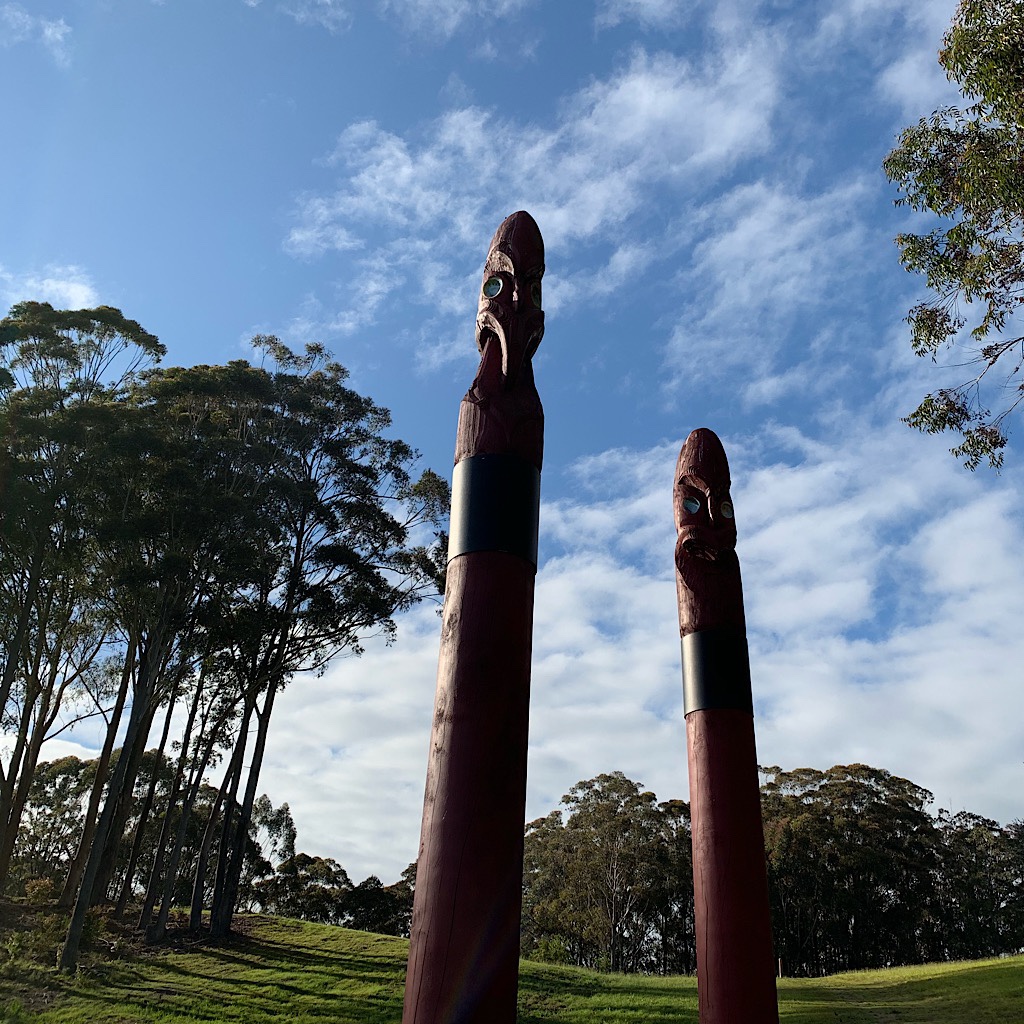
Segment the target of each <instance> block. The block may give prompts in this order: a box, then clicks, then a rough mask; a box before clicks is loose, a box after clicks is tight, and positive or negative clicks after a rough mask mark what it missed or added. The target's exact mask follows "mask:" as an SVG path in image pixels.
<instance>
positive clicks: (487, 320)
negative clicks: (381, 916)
mask: <svg viewBox="0 0 1024 1024" xmlns="http://www.w3.org/2000/svg"><path fill="white" fill-rule="evenodd" d="M543 273H544V242H543V240H542V239H541V235H540V231H539V230H538V228H537V225H536V223H535V222H534V220H533V218H532V217H531V216H530V215H529V214H528V213H526V212H524V211H519V212H518V213H513V214H512V215H511V216H510V217H508V218H506V219H505V220H504V221H503V222H502V224H501V226H500V227H499V228H498V230H497V232H495V235H494V238H493V239H492V240H491V246H490V251H489V252H488V254H487V262H486V263H485V265H484V276H483V284H482V286H481V291H480V306H479V312H478V314H477V321H476V340H477V346H478V347H479V349H480V353H481V359H480V367H479V369H478V370H477V375H476V379H475V380H474V381H473V385H472V387H471V388H470V389H469V392H468V393H467V394H466V397H465V398H463V400H462V405H461V407H460V409H459V428H458V435H457V438H456V442H455V470H454V474H453V478H452V516H451V531H450V541H449V547H448V581H447V587H446V593H445V602H444V613H443V615H444V618H443V622H442V626H441V652H440V657H439V661H438V668H437V694H436V697H435V701H434V725H433V733H432V735H431V740H430V755H429V760H428V764H427V786H426V795H425V797H424V801H423V826H422V832H421V836H420V852H419V862H418V867H417V875H416V897H415V903H414V907H413V919H412V937H411V943H410V949H409V970H408V974H407V978H406V985H405V1011H404V1014H403V1017H402V1021H403V1024H456V1022H457V1024H514V1021H515V1018H516V992H517V987H518V980H519V924H520V915H521V912H522V879H523V826H524V824H525V817H526V746H527V729H528V724H529V721H528V720H529V699H530V654H531V649H532V639H533V589H534V576H535V574H536V571H537V525H538V512H539V507H540V469H541V457H542V454H543V444H544V411H543V409H542V408H541V404H540V398H539V396H538V395H537V389H536V387H535V386H534V382H533V364H532V363H531V359H532V357H533V354H534V352H535V351H536V350H537V346H538V345H539V344H540V340H541V338H542V337H543V335H544V313H543V312H542V310H541V277H542V275H543Z"/></svg>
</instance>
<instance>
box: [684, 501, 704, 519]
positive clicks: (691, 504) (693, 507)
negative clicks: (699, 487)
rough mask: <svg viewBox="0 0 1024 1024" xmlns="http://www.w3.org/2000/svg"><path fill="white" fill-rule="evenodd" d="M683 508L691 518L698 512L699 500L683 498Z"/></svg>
mask: <svg viewBox="0 0 1024 1024" xmlns="http://www.w3.org/2000/svg"><path fill="white" fill-rule="evenodd" d="M683 508H685V509H686V511H687V512H689V513H690V515H691V516H692V515H693V514H694V513H696V512H699V511H700V499H699V498H693V497H690V498H683Z"/></svg>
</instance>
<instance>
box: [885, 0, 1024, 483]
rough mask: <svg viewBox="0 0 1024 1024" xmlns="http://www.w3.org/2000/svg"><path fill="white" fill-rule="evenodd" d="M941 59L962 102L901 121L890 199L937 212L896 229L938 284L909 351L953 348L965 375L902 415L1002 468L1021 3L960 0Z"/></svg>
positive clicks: (1023, 161)
mask: <svg viewBox="0 0 1024 1024" xmlns="http://www.w3.org/2000/svg"><path fill="white" fill-rule="evenodd" d="M939 63H940V64H941V65H942V66H943V67H944V68H945V69H946V74H947V76H948V77H949V79H950V80H951V81H953V82H955V83H956V84H957V85H958V86H959V88H960V90H961V92H962V93H963V96H964V99H965V100H966V101H967V104H968V105H967V106H966V108H965V109H962V110H961V109H960V108H959V107H952V106H950V107H943V108H941V109H939V110H936V111H935V112H933V113H932V114H930V115H929V116H927V117H923V118H922V119H921V120H920V121H919V122H918V123H917V124H916V125H912V126H910V127H909V128H906V129H905V130H904V131H903V132H902V133H901V135H900V137H899V145H898V146H897V147H896V148H895V149H894V150H893V151H892V152H891V153H890V154H889V156H888V157H887V158H886V160H885V164H884V167H885V172H886V174H887V175H888V177H889V180H890V181H892V182H894V183H895V184H896V186H897V187H898V188H899V190H900V193H901V195H900V197H899V198H898V199H897V200H896V202H897V205H905V206H909V207H910V208H912V209H914V210H917V211H920V212H924V213H929V214H932V215H934V216H935V217H936V218H938V225H937V226H936V227H934V228H932V229H931V230H929V231H927V232H925V233H923V234H912V233H905V234H900V235H899V236H897V238H896V243H897V245H898V246H899V249H900V260H901V262H902V263H903V265H904V267H906V269H907V270H908V271H912V272H915V273H919V274H922V275H924V278H925V281H926V282H927V285H928V287H929V288H930V289H931V291H932V292H933V293H934V295H933V297H932V298H930V299H928V300H925V301H922V302H919V303H917V304H916V305H915V306H914V307H913V308H912V309H911V310H910V313H909V315H908V317H907V322H908V323H909V324H910V329H911V345H912V347H913V350H914V352H916V353H917V354H918V355H921V356H931V357H932V358H933V359H935V358H936V356H937V354H938V352H939V350H940V349H942V348H944V347H947V346H952V347H955V348H956V349H957V350H958V352H959V354H960V357H961V358H960V363H961V365H966V366H968V367H971V368H972V375H971V376H970V377H969V378H968V379H967V380H965V381H962V382H961V383H958V384H954V385H951V386H948V387H942V388H939V389H938V390H936V391H935V392H933V393H930V394H928V395H926V396H925V397H924V399H923V400H922V401H921V403H920V404H919V405H918V407H917V408H916V409H915V410H914V411H913V412H912V413H910V414H909V415H908V416H907V417H905V421H906V422H907V423H908V424H909V425H910V426H912V427H916V428H917V429H919V430H923V431H926V432H927V433H939V432H942V431H952V432H953V433H954V434H959V435H960V442H959V443H958V444H956V445H955V446H954V447H953V448H951V449H950V451H951V452H952V453H953V455H955V456H956V457H957V458H960V459H962V460H963V462H964V464H965V465H966V466H967V467H968V468H969V469H972V470H973V469H975V468H977V466H978V465H980V463H981V462H982V461H983V460H987V461H988V463H989V465H990V466H992V467H993V468H998V467H999V466H1000V465H1002V462H1003V452H1004V449H1005V447H1006V443H1007V417H1008V416H1009V415H1010V413H1012V412H1013V411H1014V410H1015V409H1016V408H1017V406H1018V405H1019V404H1020V402H1021V401H1022V399H1024V377H1022V374H1021V369H1022V367H1024V334H1022V333H1021V327H1020V323H1019V314H1020V307H1021V303H1024V237H1022V233H1024V6H1022V5H1021V4H1020V3H1019V2H1018V0H961V3H960V5H959V7H958V8H957V11H956V14H955V15H954V18H953V22H952V25H951V26H950V28H949V30H948V31H947V32H946V35H945V37H944V39H943V46H942V49H941V50H940V51H939ZM950 222H951V223H950ZM990 403H991V408H990V407H989V404H990Z"/></svg>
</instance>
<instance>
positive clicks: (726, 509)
mask: <svg viewBox="0 0 1024 1024" xmlns="http://www.w3.org/2000/svg"><path fill="white" fill-rule="evenodd" d="M722 515H723V516H725V518H726V519H732V516H733V512H732V502H731V501H723V502H722Z"/></svg>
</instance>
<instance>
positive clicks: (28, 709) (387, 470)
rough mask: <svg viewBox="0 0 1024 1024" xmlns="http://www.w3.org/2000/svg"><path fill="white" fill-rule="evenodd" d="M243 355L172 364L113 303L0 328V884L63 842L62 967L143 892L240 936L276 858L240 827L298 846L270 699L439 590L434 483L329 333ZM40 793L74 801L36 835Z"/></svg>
mask: <svg viewBox="0 0 1024 1024" xmlns="http://www.w3.org/2000/svg"><path fill="white" fill-rule="evenodd" d="M253 347H254V349H255V350H256V352H258V353H259V355H260V359H261V363H262V365H251V364H250V363H249V362H248V361H245V360H235V361H233V362H231V363H229V364H227V365H226V366H194V367H171V368H162V367H159V366H156V365H155V364H156V363H157V362H158V361H159V359H160V357H161V356H162V355H163V354H164V350H163V346H161V345H160V343H159V342H158V340H157V339H156V337H155V336H153V335H152V334H149V333H148V332H147V331H145V330H143V328H142V327H140V326H139V324H137V323H136V322H134V321H131V320H128V319H127V318H126V317H125V316H124V315H123V314H122V313H121V312H120V311H119V310H116V309H112V308H110V307H105V306H103V307H99V308H97V309H92V310H55V309H53V308H52V307H51V306H49V305H48V304H46V303H38V302H24V303H19V304H18V305H16V306H14V307H13V308H12V309H11V311H10V314H9V315H8V316H7V317H5V318H3V319H2V320H0V437H2V438H3V445H2V448H0V493H2V496H3V502H4V515H3V516H2V517H0V712H2V715H3V725H4V728H5V730H6V731H7V732H8V733H10V734H12V735H13V742H12V745H11V748H10V750H9V751H7V752H6V755H7V756H5V757H4V758H3V760H2V761H0V888H2V887H3V886H4V885H5V883H8V882H9V883H10V884H11V885H12V886H13V887H15V888H17V887H20V886H23V885H24V884H25V882H26V881H27V880H28V879H27V877H26V871H32V870H35V869H38V867H39V865H40V864H41V863H42V861H43V859H45V857H46V856H51V857H52V856H54V853H53V851H54V850H59V854H57V855H56V856H57V860H58V862H59V863H60V864H61V866H62V874H63V889H62V892H61V898H60V902H61V904H62V905H64V906H71V905H72V904H73V905H74V912H73V915H72V920H71V927H70V929H69V932H68V937H67V940H66V942H65V945H64V947H63V950H62V953H61V958H60V963H61V966H63V967H66V968H71V967H73V966H74V964H75V961H76V957H77V949H78V944H79V941H80V938H81V935H82V930H83V928H84V924H85V920H86V914H87V912H88V910H89V908H90V907H91V906H93V905H95V904H97V903H103V902H108V901H110V902H115V903H116V908H117V910H116V912H117V913H122V912H123V911H124V909H125V907H126V905H127V903H128V901H129V899H130V898H131V897H132V896H133V895H136V894H139V895H143V897H144V899H143V906H142V912H141V914H140V918H139V926H140V928H142V929H144V930H146V932H147V934H148V935H150V936H151V937H154V938H158V937H159V935H160V934H161V933H162V929H163V928H164V926H165V925H166V921H167V913H168V910H169V907H170V905H171V904H172V903H173V902H181V901H182V900H183V899H187V895H188V893H190V894H191V902H192V911H193V920H194V921H198V920H199V914H200V912H201V910H202V907H203V906H204V905H211V903H212V913H211V920H212V927H213V930H214V931H215V932H216V933H220V934H223V933H224V932H226V931H227V930H229V929H230V925H231V916H232V913H233V911H234V908H235V907H236V906H237V905H238V903H239V901H240V900H241V899H243V897H245V894H246V893H248V892H251V890H252V885H253V882H254V878H255V877H260V871H258V870H256V867H254V865H256V866H258V865H259V864H261V863H262V864H263V865H264V867H265V869H266V870H265V871H264V872H263V873H264V874H266V873H269V872H272V871H273V867H272V865H271V864H270V863H269V861H266V860H265V858H264V859H263V860H262V861H261V859H260V858H259V857H257V856H256V855H255V854H254V853H253V850H252V844H253V842H254V839H253V828H254V827H256V829H257V831H259V830H260V829H263V830H264V831H266V830H267V829H270V828H273V829H277V830H279V831H280V830H281V829H284V832H282V835H283V836H285V838H287V828H286V826H287V820H286V817H282V815H281V814H280V812H275V813H277V817H273V815H271V816H270V817H268V815H269V814H270V811H268V809H267V807H265V806H263V805H262V804H261V803H260V801H259V800H258V799H257V792H258V790H257V786H258V780H259V773H260V767H261V764H262V760H263V751H264V749H265V744H266V737H267V733H268V729H269V725H270V720H271V712H272V710H273V706H274V700H275V697H276V695H277V694H278V693H279V692H280V691H281V689H282V688H283V687H285V686H286V685H288V684H289V683H290V681H291V680H292V679H293V678H294V677H295V676H296V675H298V674H299V673H304V672H305V673H308V672H313V673H317V674H319V673H322V672H323V670H324V669H325V668H326V666H327V665H328V663H329V662H330V661H331V659H332V658H333V657H334V656H335V655H337V654H338V653H340V652H342V651H347V652H350V653H356V654H358V653H359V652H360V649H361V648H360V644H361V641H362V639H363V637H365V636H366V635H367V634H368V633H374V632H375V633H382V634H383V635H384V637H385V638H386V639H388V640H391V639H392V638H393V637H394V635H395V631H396V624H395V616H396V614H397V613H398V612H401V611H402V610H404V609H406V608H408V607H409V606H410V605H412V604H413V603H415V602H416V601H418V600H420V599H421V598H422V597H424V596H426V595H428V594H431V593H437V592H438V591H439V590H440V589H441V588H443V581H444V549H445V546H446V545H445V538H444V535H443V534H442V533H441V532H440V530H439V528H438V527H439V523H440V522H441V520H442V518H443V517H444V514H445V512H446V510H447V502H448V489H447V484H446V483H445V481H444V480H442V479H441V478H440V477H439V476H437V475H436V474H435V473H432V472H430V471H429V470H428V471H426V472H424V473H422V474H420V475H419V476H418V477H415V476H413V474H412V468H413V464H414V463H415V461H416V459H417V457H418V455H417V453H416V451H415V450H414V449H413V448H412V447H411V446H410V445H408V444H407V443H406V442H404V441H401V440H398V439H393V438H390V437H388V436H387V432H388V429H389V427H390V422H391V420H390V414H389V412H388V410H387V409H384V408H382V407H380V406H378V405H377V404H376V403H374V402H373V401H372V400H371V399H369V398H367V397H365V396H363V395H360V394H358V393H357V392H355V391H353V390H352V389H351V388H349V387H348V386H347V383H346V381H347V376H348V374H347V371H346V370H345V368H344V367H343V366H341V365H340V364H339V363H337V362H336V361H335V360H333V359H332V358H331V356H330V354H329V353H328V352H327V351H326V350H325V349H324V348H323V347H322V346H319V345H309V346H307V347H306V350H305V351H304V352H302V353H295V352H292V351H291V350H290V349H289V348H287V347H286V346H285V345H283V344H282V343H281V342H280V341H278V339H276V338H273V337H264V336H261V337H257V338H255V339H253ZM179 713H180V714H179ZM82 716H96V717H101V718H102V719H103V721H104V724H105V737H104V741H103V749H102V751H101V754H100V757H99V758H97V760H96V762H95V764H92V765H90V766H89V769H88V771H85V770H82V771H77V770H76V771H72V770H71V768H72V767H73V766H71V765H70V763H69V764H67V765H64V766H63V768H62V770H61V772H58V773H57V774H56V775H54V773H53V771H52V770H51V769H46V770H44V766H42V765H40V764H39V754H40V751H41V748H42V744H43V743H44V742H45V741H46V739H48V738H51V737H52V736H54V735H56V734H58V733H59V732H60V731H62V730H63V729H64V728H66V727H67V726H68V725H69V724H70V723H73V722H74V721H75V720H76V718H80V717H82ZM176 716H177V717H176ZM182 723H184V729H183V731H182V732H180V733H178V735H179V736H180V740H175V739H174V734H173V730H174V729H180V728H181V727H182ZM115 736H117V737H119V738H120V749H119V750H115V749H114V738H115ZM156 737H159V738H158V739H156ZM154 739H156V745H155V748H152V749H151V748H150V747H149V744H150V742H152V741H153V740H154ZM175 749H176V751H177V755H176V757H175V758H174V760H173V762H172V761H168V760H167V759H166V752H167V751H168V750H175ZM222 759H226V764H225V765H224V775H223V781H222V783H221V786H220V789H219V790H215V789H211V788H210V786H209V785H207V784H206V782H205V778H204V776H205V773H206V772H207V771H208V769H210V768H212V767H213V766H214V765H216V764H217V763H218V762H219V761H221V760H222ZM154 765H155V766H156V767H155V768H154V767H152V766H154ZM157 768H159V770H157ZM41 787H42V788H41ZM40 793H49V794H50V795H51V796H52V798H53V799H54V800H55V801H58V802H59V804H60V806H61V807H62V808H63V809H64V810H63V812H62V815H61V817H60V818H59V819H56V820H55V823H54V829H55V831H51V832H48V833H46V834H45V835H43V834H42V833H40V832H39V830H38V829H36V828H35V821H36V818H37V817H38V816H39V807H40V799H39V794H40ZM161 808H162V810H161ZM271 810H272V809H271ZM26 815H28V817H26ZM23 824H25V825H31V826H32V830H33V836H34V837H35V840H34V841H37V843H39V844H42V845H41V846H39V849H42V848H45V849H46V850H47V851H50V852H49V853H48V854H43V853H36V854H31V853H27V852H26V851H25V848H24V844H23V843H22V842H21V840H22V838H23V837H24V829H23V827H22V826H23ZM72 837H74V840H72ZM283 841H284V840H282V842H283ZM19 843H20V844H21V845H19ZM55 844H56V845H55ZM69 844H71V845H75V847H76V848H75V849H74V850H72V849H70V847H69ZM284 845H285V846H288V845H289V844H288V842H285V843H284ZM293 845H294V838H292V840H291V846H293ZM294 857H295V851H294V849H291V848H290V852H289V853H288V854H287V855H286V856H285V857H284V859H285V860H289V859H290V860H294ZM26 865H33V866H34V867H26ZM12 866H13V868H14V869H15V870H13V871H12ZM254 871H255V875H254ZM186 879H187V882H186ZM55 881H59V880H56V879H55ZM361 884H362V886H363V888H362V889H359V887H356V889H358V890H359V891H358V898H359V899H361V900H362V901H363V905H364V906H363V909H362V910H361V911H359V914H361V915H362V917H361V918H360V919H365V920H376V921H378V922H379V921H381V920H384V919H385V917H386V914H384V911H383V910H382V909H381V908H382V907H384V906H385V905H386V906H388V907H390V906H391V905H392V903H394V901H393V900H392V901H391V903H389V902H388V899H390V896H388V897H386V898H380V897H379V894H378V892H377V890H378V889H381V890H383V887H382V886H381V885H380V883H379V882H378V881H376V880H373V881H368V882H367V883H361ZM246 898H247V897H246ZM158 908H159V909H158ZM392 909H394V908H393V907H392ZM353 914H354V917H358V916H359V914H355V913H354V912H353ZM382 914H384V916H383V917H382V916H381V915H382ZM395 914H397V915H398V917H399V918H400V917H401V912H400V911H399V910H395ZM374 915H376V917H374ZM392 916H394V915H392ZM396 919H397V918H396Z"/></svg>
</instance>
